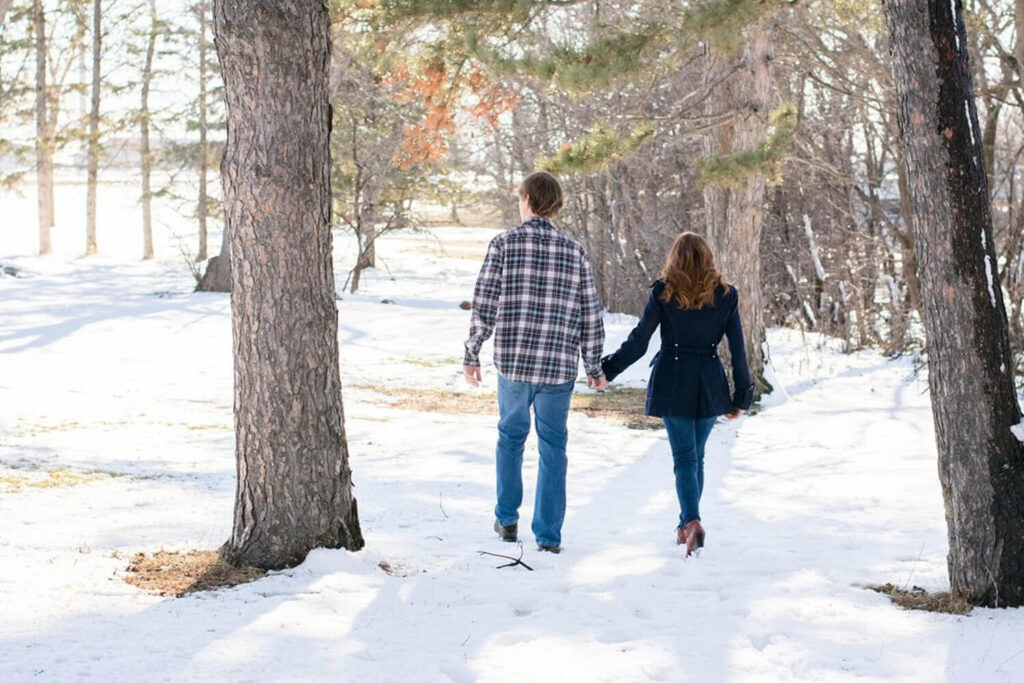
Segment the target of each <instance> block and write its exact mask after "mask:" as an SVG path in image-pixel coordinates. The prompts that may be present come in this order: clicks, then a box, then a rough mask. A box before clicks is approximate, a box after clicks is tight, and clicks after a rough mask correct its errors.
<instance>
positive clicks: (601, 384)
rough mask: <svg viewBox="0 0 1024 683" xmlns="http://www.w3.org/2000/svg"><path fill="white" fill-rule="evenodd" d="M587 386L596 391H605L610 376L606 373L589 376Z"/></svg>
mask: <svg viewBox="0 0 1024 683" xmlns="http://www.w3.org/2000/svg"><path fill="white" fill-rule="evenodd" d="M587 386H588V387H590V388H591V389H593V390H594V391H604V390H605V389H607V388H608V378H607V377H605V376H604V375H601V376H599V377H588V378H587Z"/></svg>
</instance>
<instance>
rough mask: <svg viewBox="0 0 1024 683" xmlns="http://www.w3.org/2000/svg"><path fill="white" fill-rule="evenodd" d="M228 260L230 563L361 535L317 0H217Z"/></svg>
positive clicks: (324, 15) (263, 563)
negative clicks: (232, 457)
mask: <svg viewBox="0 0 1024 683" xmlns="http://www.w3.org/2000/svg"><path fill="white" fill-rule="evenodd" d="M214 26H215V33H216V46H217V53H218V55H219V57H220V63H221V67H222V70H223V74H224V84H225V94H226V102H227V107H228V136H227V146H226V149H225V154H224V160H223V163H222V167H221V171H222V172H221V179H222V183H223V186H224V206H225V214H226V222H227V236H228V240H229V243H230V250H231V260H232V282H231V285H232V286H231V310H232V314H233V338H234V358H235V437H236V438H235V444H236V446H235V447H236V456H237V462H238V489H237V494H236V498H235V517H234V528H233V530H232V534H231V539H230V540H229V541H228V542H227V544H226V545H225V546H224V549H223V553H224V556H225V557H226V558H227V559H228V560H229V561H230V562H233V563H236V564H245V565H253V566H257V567H266V568H281V567H287V566H292V565H295V564H297V563H299V562H301V561H302V560H303V558H305V556H306V554H307V553H308V552H309V551H310V550H311V549H312V548H314V547H317V546H327V547H331V548H338V547H342V548H348V549H351V550H357V549H359V548H361V547H362V546H363V538H362V534H361V532H360V529H359V519H358V514H357V510H356V501H355V498H354V497H353V495H352V480H351V471H350V469H349V464H348V446H347V443H346V439H345V428H344V414H343V410H342V397H341V379H340V373H339V359H338V311H337V307H336V304H335V289H334V287H335V283H334V272H333V266H332V259H331V256H332V248H331V183H330V169H331V160H330V147H329V137H330V125H331V118H330V117H331V112H330V104H329V91H328V65H329V62H330V24H329V18H328V11H327V6H326V3H323V2H306V1H303V0H277V1H276V2H267V1H266V0H217V2H216V3H215V5H214Z"/></svg>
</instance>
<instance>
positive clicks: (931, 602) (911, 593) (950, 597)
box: [868, 583, 974, 614]
mask: <svg viewBox="0 0 1024 683" xmlns="http://www.w3.org/2000/svg"><path fill="white" fill-rule="evenodd" d="M868 589H869V590H873V591H875V592H876V593H881V594H882V595H887V596H889V599H890V600H892V601H893V602H894V603H896V604H897V605H899V606H900V607H902V608H903V609H916V610H923V611H925V612H943V613H945V614H967V613H969V612H970V611H971V610H972V609H973V608H974V606H973V605H972V604H971V603H969V602H967V601H966V600H964V599H963V598H962V597H960V596H959V595H956V594H954V593H951V592H950V591H941V592H938V593H929V592H928V591H926V590H925V589H923V588H921V587H920V586H913V587H912V588H910V589H907V588H898V587H897V586H894V585H893V584H891V583H884V584H882V585H879V586H868Z"/></svg>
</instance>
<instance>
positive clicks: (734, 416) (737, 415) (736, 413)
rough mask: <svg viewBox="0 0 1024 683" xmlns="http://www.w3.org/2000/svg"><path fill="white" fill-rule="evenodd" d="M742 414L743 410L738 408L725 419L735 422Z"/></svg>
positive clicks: (726, 415)
mask: <svg viewBox="0 0 1024 683" xmlns="http://www.w3.org/2000/svg"><path fill="white" fill-rule="evenodd" d="M742 414H743V410H742V409H741V408H737V409H736V410H734V411H732V412H731V413H726V414H725V419H726V420H735V419H736V418H737V417H739V416H740V415H742Z"/></svg>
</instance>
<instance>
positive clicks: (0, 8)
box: [0, 0, 14, 28]
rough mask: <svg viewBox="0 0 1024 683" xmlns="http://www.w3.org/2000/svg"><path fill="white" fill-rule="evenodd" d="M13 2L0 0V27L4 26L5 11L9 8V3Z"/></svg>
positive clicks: (11, 0)
mask: <svg viewBox="0 0 1024 683" xmlns="http://www.w3.org/2000/svg"><path fill="white" fill-rule="evenodd" d="M13 4H14V0H0V28H3V27H4V21H6V20H7V13H8V12H9V11H10V10H11V5H13Z"/></svg>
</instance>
